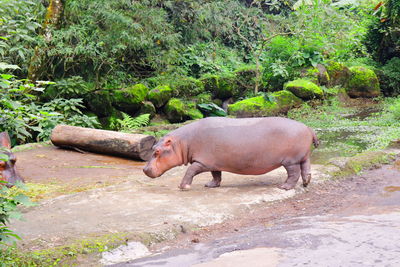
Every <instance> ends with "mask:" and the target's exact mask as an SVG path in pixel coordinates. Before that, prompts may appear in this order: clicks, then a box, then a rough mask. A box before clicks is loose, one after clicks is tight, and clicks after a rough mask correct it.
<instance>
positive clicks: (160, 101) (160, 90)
mask: <svg viewBox="0 0 400 267" xmlns="http://www.w3.org/2000/svg"><path fill="white" fill-rule="evenodd" d="M173 92H174V91H173V90H172V89H171V87H169V86H168V85H159V86H157V87H156V88H154V89H152V90H150V92H149V93H148V94H147V100H149V101H150V102H151V103H153V105H154V106H155V107H156V108H160V107H162V106H164V105H165V104H166V103H167V102H168V100H169V99H170V98H171V97H172V95H173Z"/></svg>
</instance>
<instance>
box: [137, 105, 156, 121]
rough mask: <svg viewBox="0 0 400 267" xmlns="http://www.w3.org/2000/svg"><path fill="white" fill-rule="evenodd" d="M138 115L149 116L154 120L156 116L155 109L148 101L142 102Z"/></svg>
mask: <svg viewBox="0 0 400 267" xmlns="http://www.w3.org/2000/svg"><path fill="white" fill-rule="evenodd" d="M139 113H140V114H150V118H154V116H155V115H156V108H155V106H154V105H153V103H151V102H150V101H143V103H142V106H141V107H140V110H139Z"/></svg>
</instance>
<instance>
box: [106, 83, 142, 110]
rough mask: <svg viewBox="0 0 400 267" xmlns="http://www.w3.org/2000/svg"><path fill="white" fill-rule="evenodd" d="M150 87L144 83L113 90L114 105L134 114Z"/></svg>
mask: <svg viewBox="0 0 400 267" xmlns="http://www.w3.org/2000/svg"><path fill="white" fill-rule="evenodd" d="M148 91H149V89H148V88H147V86H145V85H144V84H140V83H139V84H135V85H133V86H130V87H127V88H124V89H118V90H114V91H113V99H112V101H113V105H114V106H115V107H116V108H117V109H118V110H121V111H124V112H126V113H130V114H133V113H135V112H136V111H138V110H139V109H140V107H141V105H142V102H143V101H144V100H145V98H146V95H147V93H148Z"/></svg>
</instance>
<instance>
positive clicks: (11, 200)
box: [0, 177, 34, 249]
mask: <svg viewBox="0 0 400 267" xmlns="http://www.w3.org/2000/svg"><path fill="white" fill-rule="evenodd" d="M5 183H6V182H5V181H1V177H0V249H1V246H2V245H8V244H10V243H14V242H15V240H16V239H20V237H19V236H18V235H17V234H15V233H14V232H13V231H11V230H10V229H9V228H8V227H7V226H6V224H7V223H9V221H10V219H21V217H22V214H21V212H19V211H18V205H23V206H26V207H29V206H34V203H32V202H31V201H30V199H29V197H27V196H26V195H25V194H24V193H23V192H25V191H26V190H27V188H26V187H25V185H24V184H23V183H22V182H17V183H16V184H15V187H13V188H8V187H6V186H5V185H4V184H5Z"/></svg>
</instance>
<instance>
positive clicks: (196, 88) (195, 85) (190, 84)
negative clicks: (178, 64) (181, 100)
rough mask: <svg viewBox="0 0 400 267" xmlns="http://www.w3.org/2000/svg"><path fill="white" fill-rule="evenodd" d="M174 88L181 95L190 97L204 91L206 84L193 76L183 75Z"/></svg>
mask: <svg viewBox="0 0 400 267" xmlns="http://www.w3.org/2000/svg"><path fill="white" fill-rule="evenodd" d="M174 89H175V90H176V91H177V92H178V95H179V96H181V97H190V96H196V95H199V94H201V93H204V84H203V83H202V82H201V81H200V80H198V79H195V78H192V77H182V78H179V81H177V82H176V83H175V84H174Z"/></svg>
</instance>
